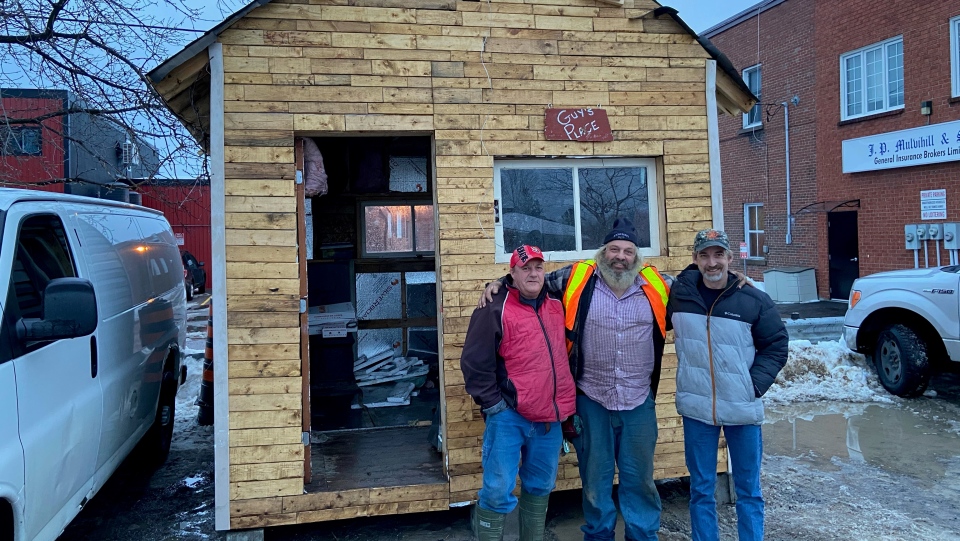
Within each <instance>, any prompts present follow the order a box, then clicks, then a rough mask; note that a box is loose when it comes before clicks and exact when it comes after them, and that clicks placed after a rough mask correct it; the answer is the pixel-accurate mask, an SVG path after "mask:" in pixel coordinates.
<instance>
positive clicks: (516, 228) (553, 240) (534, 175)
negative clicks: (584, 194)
mask: <svg viewBox="0 0 960 541" xmlns="http://www.w3.org/2000/svg"><path fill="white" fill-rule="evenodd" d="M500 193H501V196H500V199H501V201H500V203H501V205H502V206H503V209H502V216H503V244H504V248H503V249H504V251H505V252H507V253H509V252H511V251H513V249H514V248H516V247H517V246H520V245H521V244H533V245H535V246H539V247H540V248H541V249H542V250H544V251H570V250H576V249H577V244H576V229H575V228H574V215H573V170H572V169H560V168H557V169H546V168H545V169H507V168H504V169H501V170H500Z"/></svg>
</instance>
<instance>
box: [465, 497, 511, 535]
mask: <svg viewBox="0 0 960 541" xmlns="http://www.w3.org/2000/svg"><path fill="white" fill-rule="evenodd" d="M470 518H471V521H472V522H473V535H475V536H476V538H477V541H502V540H503V519H505V518H507V515H504V514H502V513H497V512H496V511H488V510H487V509H484V508H482V507H480V505H479V504H478V505H474V506H473V511H472V512H471V517H470Z"/></svg>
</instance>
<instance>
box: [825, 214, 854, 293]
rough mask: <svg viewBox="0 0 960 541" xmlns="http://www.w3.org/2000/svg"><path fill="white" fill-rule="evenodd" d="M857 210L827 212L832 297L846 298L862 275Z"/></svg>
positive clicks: (828, 256)
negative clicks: (854, 282)
mask: <svg viewBox="0 0 960 541" xmlns="http://www.w3.org/2000/svg"><path fill="white" fill-rule="evenodd" d="M858 238H859V233H858V231H857V212H856V211H846V212H831V213H828V214H827V250H828V252H827V254H828V255H827V258H828V259H829V260H830V298H831V299H846V298H848V297H849V296H850V288H851V287H853V281H854V280H856V279H857V278H859V277H860V247H859V242H858Z"/></svg>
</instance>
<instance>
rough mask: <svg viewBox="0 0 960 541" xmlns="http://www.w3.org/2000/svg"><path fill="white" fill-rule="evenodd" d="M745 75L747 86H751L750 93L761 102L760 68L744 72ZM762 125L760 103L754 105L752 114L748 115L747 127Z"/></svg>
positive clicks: (751, 110)
mask: <svg viewBox="0 0 960 541" xmlns="http://www.w3.org/2000/svg"><path fill="white" fill-rule="evenodd" d="M744 75H745V76H746V79H747V86H749V88H750V91H751V92H753V95H754V96H756V97H757V100H760V68H759V67H756V68H751V69H749V70H747V71H745V72H744ZM759 123H760V104H759V102H758V103H757V104H756V105H754V106H753V107H752V108H751V109H750V112H749V113H748V114H747V125H752V124H759Z"/></svg>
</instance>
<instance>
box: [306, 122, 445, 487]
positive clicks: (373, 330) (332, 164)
mask: <svg viewBox="0 0 960 541" xmlns="http://www.w3.org/2000/svg"><path fill="white" fill-rule="evenodd" d="M312 141H313V142H314V143H316V145H317V148H318V149H319V150H320V154H321V155H322V157H323V166H324V169H325V172H326V174H327V183H326V193H325V194H324V195H320V196H315V197H312V198H310V199H308V200H307V201H306V205H305V207H306V209H307V211H306V213H307V214H308V215H309V216H308V217H307V218H308V219H307V223H308V224H309V226H308V227H307V237H308V239H307V246H308V247H310V248H309V249H308V255H307V288H306V289H307V298H308V303H307V304H308V321H309V333H308V334H309V337H308V344H309V347H308V355H309V359H310V361H309V376H308V377H309V381H310V401H309V412H310V425H311V430H310V434H311V457H310V460H311V463H310V471H311V472H312V480H311V482H310V483H309V484H308V485H307V487H306V488H307V491H308V492H319V491H341V490H349V489H357V488H372V487H386V486H405V485H414V484H431V483H440V482H444V483H445V482H446V478H445V476H444V474H443V467H442V460H441V458H442V457H441V454H440V450H439V448H440V445H439V436H438V434H437V431H438V429H439V424H440V414H439V408H440V388H441V382H440V369H439V368H440V366H439V358H440V355H439V353H440V349H439V339H438V333H437V317H438V306H439V304H438V302H437V301H438V293H437V273H436V263H435V261H436V257H435V249H436V230H437V228H436V222H435V211H434V195H433V193H434V188H433V171H432V167H433V165H432V158H431V156H432V141H431V139H430V138H429V137H337V138H314V139H312ZM307 144H309V142H308V143H307ZM311 241H312V242H311Z"/></svg>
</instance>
